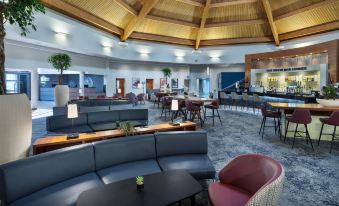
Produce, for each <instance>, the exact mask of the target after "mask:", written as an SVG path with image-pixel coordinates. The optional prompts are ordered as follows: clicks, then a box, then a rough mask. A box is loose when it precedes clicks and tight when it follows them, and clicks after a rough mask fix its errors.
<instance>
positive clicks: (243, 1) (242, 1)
mask: <svg viewBox="0 0 339 206" xmlns="http://www.w3.org/2000/svg"><path fill="white" fill-rule="evenodd" d="M257 2H258V0H238V1H224V2H218V3H213V4H211V8H214V7H224V6H232V5H239V4H249V3H257Z"/></svg>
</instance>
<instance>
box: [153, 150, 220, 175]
mask: <svg viewBox="0 0 339 206" xmlns="http://www.w3.org/2000/svg"><path fill="white" fill-rule="evenodd" d="M158 162H159V165H160V167H161V169H162V170H164V171H168V170H186V171H187V172H189V173H190V174H191V175H192V176H193V177H194V178H196V179H214V177H215V169H214V166H213V165H212V162H211V160H210V159H209V158H208V156H207V155H180V156H168V157H160V158H158Z"/></svg>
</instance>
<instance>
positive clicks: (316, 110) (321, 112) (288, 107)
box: [268, 102, 339, 116]
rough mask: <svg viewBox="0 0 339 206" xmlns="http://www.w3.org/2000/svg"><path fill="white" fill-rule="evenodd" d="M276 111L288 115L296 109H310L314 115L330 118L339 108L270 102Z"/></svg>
mask: <svg viewBox="0 0 339 206" xmlns="http://www.w3.org/2000/svg"><path fill="white" fill-rule="evenodd" d="M268 104H269V105H271V106H272V108H274V109H281V110H285V113H286V114H291V113H292V112H293V111H294V110H295V109H308V110H310V112H311V114H312V115H317V116H328V115H330V114H331V113H332V112H334V111H339V107H324V106H322V105H320V104H299V103H277V102H268Z"/></svg>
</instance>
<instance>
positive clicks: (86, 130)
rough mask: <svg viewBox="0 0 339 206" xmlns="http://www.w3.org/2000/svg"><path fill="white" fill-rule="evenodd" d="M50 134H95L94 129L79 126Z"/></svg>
mask: <svg viewBox="0 0 339 206" xmlns="http://www.w3.org/2000/svg"><path fill="white" fill-rule="evenodd" d="M50 132H53V133H57V134H69V133H73V132H78V133H88V132H93V129H92V128H91V127H90V126H88V125H79V126H74V127H73V128H72V127H65V128H61V129H55V130H50Z"/></svg>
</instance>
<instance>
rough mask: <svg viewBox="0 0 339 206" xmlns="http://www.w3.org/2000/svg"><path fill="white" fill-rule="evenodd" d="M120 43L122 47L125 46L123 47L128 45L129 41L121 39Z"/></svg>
mask: <svg viewBox="0 0 339 206" xmlns="http://www.w3.org/2000/svg"><path fill="white" fill-rule="evenodd" d="M118 44H119V46H120V47H123V48H126V47H128V43H127V42H125V41H120V42H119V43H118Z"/></svg>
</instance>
